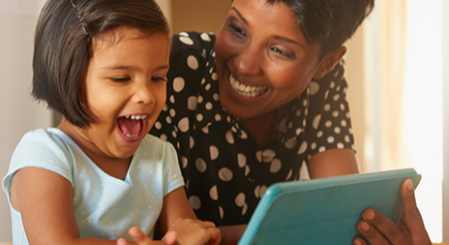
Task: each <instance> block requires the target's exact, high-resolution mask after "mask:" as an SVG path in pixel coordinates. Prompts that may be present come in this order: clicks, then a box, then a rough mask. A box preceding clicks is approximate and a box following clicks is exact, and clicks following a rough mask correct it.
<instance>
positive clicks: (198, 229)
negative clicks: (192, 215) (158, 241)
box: [164, 219, 221, 245]
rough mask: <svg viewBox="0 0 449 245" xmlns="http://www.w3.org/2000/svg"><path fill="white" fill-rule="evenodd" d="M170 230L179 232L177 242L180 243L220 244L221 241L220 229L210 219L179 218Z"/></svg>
mask: <svg viewBox="0 0 449 245" xmlns="http://www.w3.org/2000/svg"><path fill="white" fill-rule="evenodd" d="M170 232H176V233H177V234H178V239H177V241H176V243H175V244H180V245H204V244H207V245H218V244H220V241H221V233H220V230H219V229H218V228H216V227H215V224H214V223H212V222H209V221H201V220H196V219H177V220H175V221H174V223H173V225H171V226H170V227H169V230H168V232H167V234H168V233H170ZM166 236H167V235H165V237H166ZM165 237H164V238H165Z"/></svg>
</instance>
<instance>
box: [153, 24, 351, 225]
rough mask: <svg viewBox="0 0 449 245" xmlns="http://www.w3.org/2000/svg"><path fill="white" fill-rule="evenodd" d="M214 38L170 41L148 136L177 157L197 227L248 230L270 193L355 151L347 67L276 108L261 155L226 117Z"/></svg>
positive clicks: (240, 128) (191, 35) (243, 130)
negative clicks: (161, 103)
mask: <svg viewBox="0 0 449 245" xmlns="http://www.w3.org/2000/svg"><path fill="white" fill-rule="evenodd" d="M214 43H215V36H214V35H211V34H206V33H180V34H179V35H174V37H173V50H172V53H171V57H170V70H169V73H168V82H167V104H166V106H165V107H164V109H163V111H162V113H161V115H160V116H159V119H158V121H157V122H156V123H155V125H154V127H153V129H152V130H151V132H150V133H151V134H154V135H157V136H159V137H160V138H162V139H163V140H167V141H169V142H171V143H172V144H173V145H174V146H175V148H176V149H177V151H178V157H179V162H180V166H181V171H182V173H183V175H184V180H185V182H186V186H185V188H186V192H187V197H188V199H189V202H190V204H191V206H192V208H193V209H194V211H195V212H196V215H197V216H198V218H199V219H202V220H210V221H213V222H215V224H216V225H219V226H221V225H235V224H245V223H248V221H249V219H250V217H251V215H252V213H253V212H254V210H255V208H256V206H257V203H258V202H259V200H260V198H261V196H262V195H263V193H264V192H265V190H266V189H267V187H268V186H270V185H271V184H273V183H276V182H282V181H291V180H298V179H299V169H300V167H301V165H302V164H303V163H305V164H307V160H308V159H309V158H310V157H311V156H313V155H314V154H316V153H318V152H322V151H325V150H327V149H333V148H353V136H352V130H351V122H350V118H349V113H348V104H347V102H346V90H347V84H346V82H345V80H344V78H343V72H344V69H343V66H342V62H340V64H337V66H336V67H335V69H334V70H333V71H331V72H330V73H329V74H327V75H326V76H325V77H324V78H323V79H321V80H319V81H312V82H311V83H310V85H309V86H308V88H307V89H306V91H304V92H303V94H302V95H301V96H300V97H298V98H297V99H294V100H293V101H291V102H289V103H287V104H286V105H284V106H282V107H281V108H279V109H278V110H279V111H278V113H277V119H276V120H277V121H276V128H275V130H274V133H273V136H272V137H271V141H269V143H267V144H266V145H265V146H264V147H263V148H260V147H259V146H258V144H257V142H256V140H255V138H254V137H253V136H252V135H251V133H250V132H249V131H248V130H247V129H246V128H245V126H244V125H243V124H242V123H241V122H240V121H239V119H238V118H236V117H234V116H233V115H230V114H229V113H227V112H226V111H224V110H223V108H222V107H221V104H220V101H219V100H220V98H219V95H218V81H217V74H216V70H215V62H214V55H215V53H214V52H215V51H214Z"/></svg>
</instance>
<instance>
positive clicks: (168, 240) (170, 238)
mask: <svg viewBox="0 0 449 245" xmlns="http://www.w3.org/2000/svg"><path fill="white" fill-rule="evenodd" d="M128 234H129V235H130V236H131V238H132V239H133V240H134V241H135V242H133V243H131V242H128V241H127V240H126V239H125V238H120V239H118V240H117V245H131V244H137V245H173V244H175V242H176V239H177V238H178V235H177V234H176V232H167V234H165V236H164V237H163V238H162V240H161V241H153V240H151V239H150V238H149V237H148V236H147V235H146V234H145V233H143V232H142V231H141V230H140V229H139V228H138V227H132V228H131V229H129V230H128Z"/></svg>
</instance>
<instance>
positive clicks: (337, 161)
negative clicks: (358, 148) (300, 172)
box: [307, 149, 359, 179]
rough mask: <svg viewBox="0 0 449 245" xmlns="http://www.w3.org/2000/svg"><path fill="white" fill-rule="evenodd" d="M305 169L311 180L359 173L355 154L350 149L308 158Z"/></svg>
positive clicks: (334, 150)
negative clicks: (307, 170)
mask: <svg viewBox="0 0 449 245" xmlns="http://www.w3.org/2000/svg"><path fill="white" fill-rule="evenodd" d="M307 168H308V169H309V175H310V178H311V179H317V178H326V177H332V176H338V175H347V174H357V173H359V168H358V166H357V160H356V157H355V153H354V151H353V150H351V149H331V150H327V151H324V152H321V153H317V154H315V155H314V156H313V157H311V158H310V160H309V162H308V164H307Z"/></svg>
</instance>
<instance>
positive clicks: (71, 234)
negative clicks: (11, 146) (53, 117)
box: [11, 167, 115, 245]
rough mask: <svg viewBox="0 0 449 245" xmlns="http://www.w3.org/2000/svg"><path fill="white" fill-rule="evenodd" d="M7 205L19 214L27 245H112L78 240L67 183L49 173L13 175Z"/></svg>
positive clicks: (37, 171) (33, 171) (32, 171)
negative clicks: (9, 200) (9, 204)
mask: <svg viewBox="0 0 449 245" xmlns="http://www.w3.org/2000/svg"><path fill="white" fill-rule="evenodd" d="M11 204H12V206H13V208H14V209H16V210H17V211H18V212H20V213H21V216H22V221H23V226H24V229H25V232H26V235H27V238H28V242H29V243H30V244H45V245H51V244H57V245H59V244H67V245H70V244H81V243H82V244H111V245H112V244H115V241H111V240H102V239H96V238H83V239H82V238H80V237H79V230H78V226H77V223H76V219H75V215H74V207H73V191H72V185H71V184H70V182H69V181H68V180H67V179H65V178H64V177H62V176H61V175H59V174H56V173H54V172H52V171H49V170H46V169H43V168H37V167H26V168H23V169H21V170H19V171H18V172H17V173H15V174H14V177H13V180H12V186H11Z"/></svg>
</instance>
